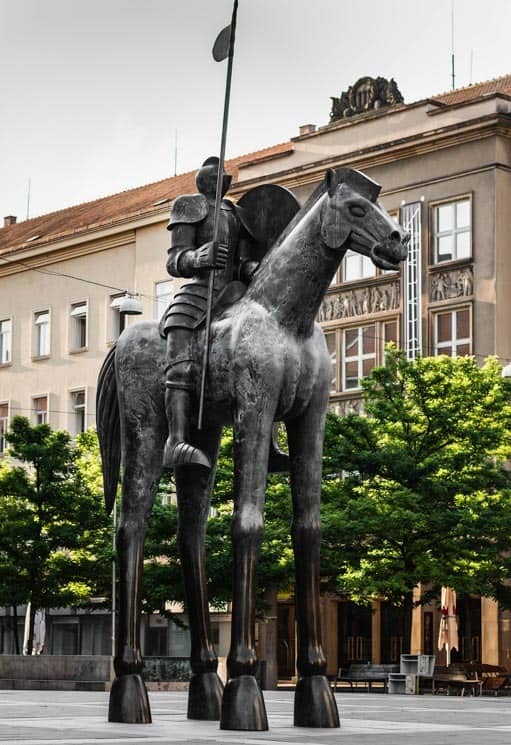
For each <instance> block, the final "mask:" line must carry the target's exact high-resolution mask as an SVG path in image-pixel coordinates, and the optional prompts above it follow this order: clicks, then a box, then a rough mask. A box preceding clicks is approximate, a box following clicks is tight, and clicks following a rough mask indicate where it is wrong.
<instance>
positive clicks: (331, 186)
mask: <svg viewBox="0 0 511 745" xmlns="http://www.w3.org/2000/svg"><path fill="white" fill-rule="evenodd" d="M325 182H326V188H327V191H328V196H330V197H333V195H334V194H335V190H336V189H337V186H338V185H339V177H338V176H337V172H336V171H335V170H334V169H333V168H329V169H328V171H327V172H326V174H325Z"/></svg>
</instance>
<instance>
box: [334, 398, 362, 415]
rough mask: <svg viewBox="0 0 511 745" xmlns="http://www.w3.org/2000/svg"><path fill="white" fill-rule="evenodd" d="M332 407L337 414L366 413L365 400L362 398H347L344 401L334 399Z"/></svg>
mask: <svg viewBox="0 0 511 745" xmlns="http://www.w3.org/2000/svg"><path fill="white" fill-rule="evenodd" d="M330 408H331V410H332V411H334V412H335V414H337V416H348V414H359V415H362V414H363V413H364V401H363V399H361V398H346V399H344V400H343V401H332V403H331V404H330Z"/></svg>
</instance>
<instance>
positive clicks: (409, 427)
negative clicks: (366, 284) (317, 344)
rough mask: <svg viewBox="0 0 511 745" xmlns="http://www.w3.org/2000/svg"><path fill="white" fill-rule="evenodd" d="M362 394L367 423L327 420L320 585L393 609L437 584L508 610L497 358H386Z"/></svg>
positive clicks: (502, 397)
mask: <svg viewBox="0 0 511 745" xmlns="http://www.w3.org/2000/svg"><path fill="white" fill-rule="evenodd" d="M363 388H364V397H365V409H366V416H363V417H361V416H357V415H354V414H352V415H350V416H348V417H346V418H339V417H336V416H333V415H332V416H330V417H329V420H328V427H327V433H328V437H327V440H328V439H330V441H331V442H332V443H333V447H330V448H328V450H327V451H326V454H325V461H324V467H325V480H324V485H323V496H324V510H323V520H324V544H323V562H324V567H325V568H326V569H327V575H330V576H329V577H327V581H328V583H329V585H330V586H331V587H332V588H335V589H337V590H338V591H341V592H345V593H348V594H349V595H350V596H351V597H352V598H354V599H355V600H358V601H369V600H370V599H371V598H374V597H386V598H387V599H389V600H390V601H391V602H392V603H394V604H396V605H399V604H406V602H407V601H408V600H409V598H410V596H411V593H412V590H413V589H414V588H415V587H417V586H418V585H419V583H421V585H422V588H423V590H429V591H428V592H425V594H424V596H423V600H427V599H428V597H430V596H431V594H437V593H438V592H439V588H440V586H441V585H446V586H450V587H454V588H455V589H456V590H457V591H458V592H459V593H477V594H480V595H485V596H489V597H494V598H497V599H499V600H501V601H503V602H505V603H506V604H507V605H509V600H510V599H509V597H508V590H507V589H506V580H507V579H509V578H510V577H511V574H510V573H511V562H510V558H509V553H508V549H509V536H510V535H511V490H510V487H511V484H510V475H509V472H508V471H507V470H506V468H505V461H506V459H507V458H509V456H510V454H511V438H510V434H511V405H510V400H511V399H510V394H511V388H510V384H509V382H508V381H507V380H506V379H503V378H502V377H501V368H500V366H499V364H498V363H497V361H496V360H495V359H488V360H487V361H486V362H485V364H484V365H483V366H482V367H478V366H477V364H476V362H475V361H474V359H473V358H470V357H459V358H454V359H452V358H450V357H445V356H440V357H433V358H423V359H418V360H416V361H414V362H412V361H409V360H407V359H406V358H405V356H404V355H403V354H402V353H401V352H398V351H396V350H391V351H389V352H388V354H387V363H386V366H385V367H382V368H377V369H375V370H373V372H372V374H371V376H370V377H369V378H368V379H367V380H365V381H364V382H363ZM340 474H343V476H344V478H340V476H339V475H340ZM333 567H335V573H334V576H333V577H332V572H331V569H332V568H333Z"/></svg>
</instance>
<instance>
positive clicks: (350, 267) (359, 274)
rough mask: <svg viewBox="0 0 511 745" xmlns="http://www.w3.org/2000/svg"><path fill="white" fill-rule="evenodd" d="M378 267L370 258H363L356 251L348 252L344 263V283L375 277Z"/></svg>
mask: <svg viewBox="0 0 511 745" xmlns="http://www.w3.org/2000/svg"><path fill="white" fill-rule="evenodd" d="M375 274H376V267H375V265H374V264H373V262H372V260H371V259H370V258H369V256H363V255H362V254H359V253H356V252H355V251H350V250H348V251H346V255H345V256H344V259H343V261H342V278H343V281H344V282H353V281H354V280H356V279H366V278H367V277H374V276H375Z"/></svg>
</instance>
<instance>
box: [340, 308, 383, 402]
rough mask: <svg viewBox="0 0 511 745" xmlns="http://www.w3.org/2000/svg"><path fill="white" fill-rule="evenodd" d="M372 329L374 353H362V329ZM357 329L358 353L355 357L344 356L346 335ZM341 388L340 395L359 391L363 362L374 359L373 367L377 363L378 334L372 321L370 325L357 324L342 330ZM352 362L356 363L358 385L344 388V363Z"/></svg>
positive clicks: (362, 376)
mask: <svg viewBox="0 0 511 745" xmlns="http://www.w3.org/2000/svg"><path fill="white" fill-rule="evenodd" d="M371 326H372V327H373V329H374V352H371V353H364V352H363V351H362V350H363V342H364V335H363V329H365V328H370V327H371ZM355 329H357V331H358V334H357V336H358V338H357V344H358V347H359V350H360V351H359V353H358V354H356V355H349V356H347V355H346V333H347V332H349V331H354V330H355ZM341 344H342V346H341V386H342V393H351V392H352V391H360V390H361V385H360V381H361V380H363V379H364V377H367V376H364V375H363V374H362V375H361V374H360V373H361V372H362V373H363V368H364V361H365V360H368V359H374V365H373V368H374V367H377V365H378V362H377V358H378V332H377V327H376V322H375V321H372V322H370V323H364V324H357V325H356V326H346V327H344V328H343V329H342V341H341ZM354 360H356V361H357V366H358V375H357V378H358V381H357V382H358V385H356V386H353V387H350V388H348V387H347V386H346V363H347V362H353V361H354Z"/></svg>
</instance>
